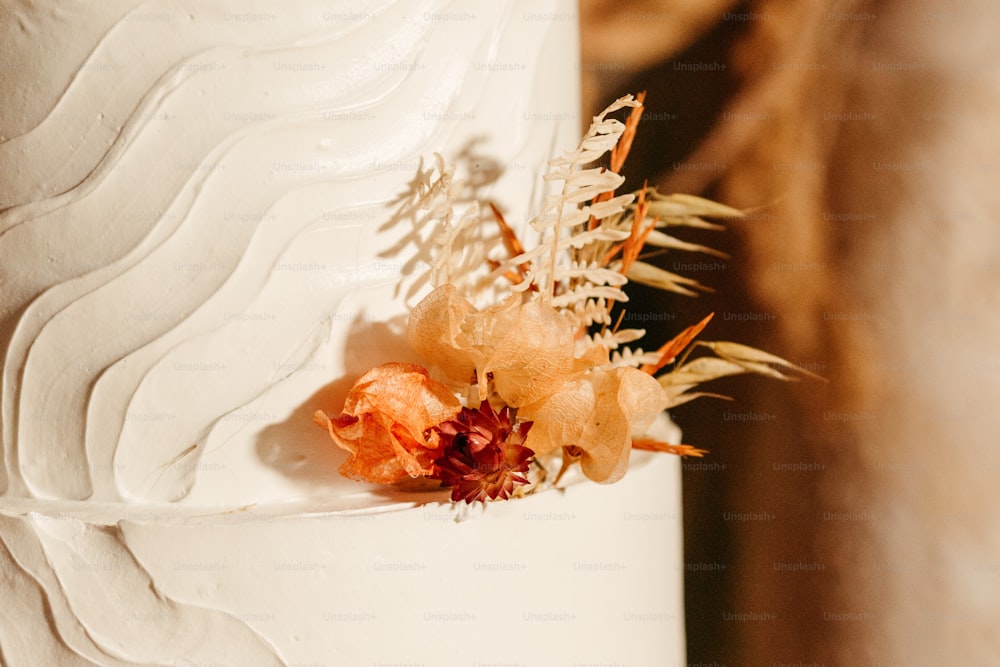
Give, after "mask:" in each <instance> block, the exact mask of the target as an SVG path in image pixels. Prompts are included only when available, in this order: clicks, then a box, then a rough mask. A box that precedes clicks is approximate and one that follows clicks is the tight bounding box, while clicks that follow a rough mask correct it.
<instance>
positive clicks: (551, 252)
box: [530, 95, 639, 307]
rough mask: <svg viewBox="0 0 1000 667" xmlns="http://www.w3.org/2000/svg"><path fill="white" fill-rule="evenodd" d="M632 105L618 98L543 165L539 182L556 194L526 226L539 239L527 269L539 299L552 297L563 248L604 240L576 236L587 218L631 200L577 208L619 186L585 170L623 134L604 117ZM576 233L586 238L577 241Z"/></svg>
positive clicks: (601, 172)
mask: <svg viewBox="0 0 1000 667" xmlns="http://www.w3.org/2000/svg"><path fill="white" fill-rule="evenodd" d="M635 106H639V103H638V102H637V101H636V100H635V99H634V98H633V97H632V96H631V95H626V96H625V97H622V98H619V99H618V100H616V101H615V102H614V103H612V104H611V105H610V106H608V108H606V109H605V110H604V111H602V112H601V113H600V114H599V115H598V116H596V117H595V118H594V120H593V122H592V123H591V125H590V129H588V130H587V133H586V134H585V135H584V137H583V140H582V141H581V142H580V144H579V146H577V149H576V150H575V151H569V152H566V153H564V154H563V155H562V156H561V157H558V158H555V159H553V160H549V171H548V173H546V174H545V180H546V181H549V182H556V181H562V191H561V192H560V193H559V194H557V195H550V196H549V197H547V198H546V201H545V205H544V207H543V209H542V212H541V213H540V214H539V215H538V216H537V217H536V218H535V219H534V220H532V221H531V226H532V227H533V228H534V229H535V230H536V231H537V232H539V233H540V234H541V235H542V238H541V241H540V243H539V246H538V247H539V248H541V249H543V253H542V254H541V255H539V256H538V258H539V261H537V262H536V263H535V265H534V266H533V267H532V272H531V273H532V275H531V276H530V278H531V280H532V281H533V282H534V284H535V285H537V286H538V288H539V289H540V294H541V295H542V298H543V299H546V300H548V299H552V298H554V296H555V291H556V289H555V287H556V284H557V281H556V278H555V275H556V266H557V265H558V263H559V262H560V261H561V258H562V257H563V251H564V250H565V249H566V248H568V247H573V248H581V247H583V246H585V245H587V244H589V243H594V242H597V241H598V240H602V239H606V238H607V236H606V235H605V234H606V231H607V230H604V231H603V232H601V233H599V234H592V233H591V232H594V231H597V230H590V231H583V232H577V233H574V230H575V229H576V228H577V227H579V226H582V225H584V224H585V223H586V222H587V221H588V220H590V218H591V216H593V217H595V218H598V219H600V218H601V217H604V216H606V215H611V214H612V213H617V212H620V211H622V210H623V209H624V208H625V207H626V206H627V205H628V204H629V203H631V201H632V200H633V196H632V195H621V196H619V197H615V198H613V199H611V200H609V201H607V202H601V203H599V204H594V205H592V206H583V207H580V204H582V203H583V202H585V201H590V200H592V199H594V198H595V197H597V196H598V195H600V194H602V193H605V192H609V191H613V190H615V189H616V188H618V187H619V186H620V185H621V184H622V183H623V182H624V178H623V177H622V176H620V175H619V174H616V173H615V172H613V171H610V170H606V169H602V168H599V167H598V168H589V169H588V168H586V167H587V165H590V164H592V163H593V162H595V161H597V160H599V159H600V158H602V157H603V156H604V155H605V154H607V153H608V152H609V151H611V149H613V148H614V147H615V146H616V145H617V143H618V140H619V138H621V136H622V133H623V132H624V131H625V124H624V123H622V122H621V121H619V120H617V119H615V118H608V115H609V114H611V113H614V112H615V111H617V110H619V109H624V108H626V107H635ZM580 234H585V235H586V236H583V237H581V236H580ZM579 295H580V296H581V297H582V298H584V299H586V298H590V297H591V296H593V295H591V294H588V290H582V291H580V292H579ZM609 298H610V297H609ZM562 303H563V304H565V305H571V304H572V303H573V301H568V300H566V299H563V300H562ZM553 305H554V304H553ZM565 305H564V306H562V307H565Z"/></svg>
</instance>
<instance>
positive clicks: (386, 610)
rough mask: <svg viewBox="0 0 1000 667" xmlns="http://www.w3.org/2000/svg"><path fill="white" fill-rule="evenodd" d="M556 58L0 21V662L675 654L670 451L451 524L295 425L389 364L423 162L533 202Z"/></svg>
mask: <svg viewBox="0 0 1000 667" xmlns="http://www.w3.org/2000/svg"><path fill="white" fill-rule="evenodd" d="M576 40H577V37H576V14H575V4H574V3H573V2H571V1H568V0H551V1H548V2H546V1H536V0H532V1H530V2H529V1H527V0H509V1H505V2H478V1H471V0H462V1H453V2H445V1H443V0H366V1H364V2H359V1H358V0H352V1H338V0H288V1H287V2H282V3H280V4H279V3H274V2H270V1H265V0H241V1H239V2H237V1H236V0H232V1H226V0H214V1H206V0H172V1H168V0H150V1H148V2H137V1H132V0H107V1H105V2H100V3H94V2H84V1H83V0H68V1H66V2H60V3H52V4H51V5H48V4H45V3H38V4H36V3H20V2H7V3H2V4H0V63H2V64H3V68H2V69H0V77H2V79H0V82H2V84H3V88H4V91H5V95H4V97H3V100H2V101H0V368H2V380H0V382H2V384H0V442H2V447H0V457H2V460H0V461H2V464H0V574H2V576H0V599H3V600H5V601H13V603H11V604H5V605H3V606H2V607H3V608H2V609H0V664H3V665H28V664H39V665H41V664H45V665H241V666H242V665H282V664H284V665H292V664H297V665H307V664H308V665H344V664H377V663H379V662H380V661H381V662H382V663H385V664H397V663H399V664H408V665H409V664H425V665H432V664H433V665H443V664H464V665H468V664H473V663H474V662H475V661H477V660H480V661H482V660H485V656H489V657H490V659H497V660H507V661H508V662H512V664H518V663H520V664H526V665H527V664H557V663H563V662H566V661H570V662H572V660H574V659H576V660H577V661H578V662H579V661H592V660H595V659H596V660H604V661H605V662H609V663H613V662H615V661H624V662H625V663H626V664H657V665H660V664H669V663H670V662H673V661H675V660H676V661H682V660H683V634H682V633H683V622H682V619H681V618H680V609H681V599H682V597H681V591H680V575H679V573H680V572H681V565H680V563H681V547H680V541H679V540H680V523H679V517H678V516H676V515H675V514H672V513H671V512H670V511H669V510H666V511H664V510H663V508H677V507H679V495H678V494H679V486H678V484H679V466H678V465H677V462H676V461H675V460H673V459H668V458H658V459H652V460H651V459H648V457H639V458H640V459H641V460H640V461H639V463H640V465H638V466H636V469H635V471H634V472H632V473H630V475H629V476H628V477H627V478H626V480H625V481H624V482H622V483H620V484H618V485H614V486H613V487H602V486H598V485H580V486H574V487H571V488H570V489H568V490H567V491H566V492H565V493H543V494H539V495H537V496H533V497H531V498H527V499H524V500H522V501H518V502H516V503H510V504H509V505H507V506H500V505H497V506H494V507H490V508H489V510H488V511H487V512H486V513H485V514H483V515H481V516H475V517H473V518H472V519H471V520H468V521H464V522H462V523H458V524H456V523H455V522H454V521H453V519H454V518H455V517H454V509H453V508H451V507H450V506H448V505H446V504H445V505H438V504H435V503H431V504H425V503H426V502H427V500H426V499H427V498H428V496H427V495H426V494H424V495H419V494H417V495H413V494H410V495H406V494H400V493H387V492H385V491H384V490H379V489H370V488H368V487H365V486H364V485H360V484H357V483H354V482H349V481H347V480H342V479H340V478H339V477H337V476H336V474H335V473H334V471H335V469H336V467H337V465H338V464H339V462H340V456H339V454H338V453H337V452H335V451H333V448H332V447H330V445H329V442H328V439H327V437H326V435H325V434H324V433H323V432H322V431H320V430H319V429H317V428H315V427H314V426H313V425H312V423H311V420H310V415H311V414H312V412H313V410H314V409H316V407H317V402H319V401H323V400H331V398H330V397H331V396H332V397H333V400H335V399H336V397H337V396H340V397H341V398H342V397H343V395H344V394H345V393H346V391H347V389H348V387H349V386H350V383H351V382H352V381H353V379H355V378H356V377H358V376H359V375H360V374H361V373H362V372H364V371H365V370H366V369H367V368H369V367H371V366H374V365H376V364H378V363H381V362H384V361H386V360H390V359H397V360H406V359H405V354H406V353H405V352H403V349H402V348H403V347H404V346H405V342H404V340H405V339H404V336H403V334H402V331H403V330H402V324H403V321H402V318H403V316H404V315H405V313H406V312H407V310H408V306H410V305H412V303H413V300H414V298H415V296H414V295H413V294H409V293H407V292H405V290H404V291H403V292H401V291H400V289H399V286H400V285H401V284H404V285H405V284H406V275H407V274H409V273H411V272H413V271H414V270H415V269H418V268H419V267H420V262H421V261H422V260H421V258H420V257H419V256H415V255H414V254H413V253H412V252H411V250H412V249H413V247H414V245H415V244H414V238H413V233H412V229H408V228H406V226H405V224H398V221H397V222H394V220H395V218H396V217H398V216H397V215H396V212H397V210H398V207H399V201H400V197H402V196H403V195H404V194H405V193H406V192H408V190H409V184H410V182H411V181H412V179H413V178H414V175H415V173H416V171H417V169H418V167H420V166H421V165H422V164H423V165H426V164H427V161H428V160H430V159H431V156H432V154H433V153H434V152H441V153H442V154H444V155H445V156H446V157H448V158H449V159H456V158H458V159H459V161H460V162H462V163H463V164H464V165H465V167H466V170H467V171H468V172H469V173H470V174H471V176H472V180H473V181H474V182H475V183H476V184H477V188H478V189H479V195H480V196H481V197H484V198H490V199H492V200H494V201H496V202H498V203H499V204H500V205H501V206H502V207H503V208H504V209H505V212H506V214H507V217H508V219H509V220H512V221H518V220H524V219H526V218H527V217H528V215H529V214H530V212H531V211H533V210H537V204H538V202H539V201H540V198H541V196H542V194H543V193H542V191H541V190H540V186H539V183H540V182H541V179H540V175H541V173H542V172H543V170H544V164H545V160H546V159H547V158H548V157H549V156H550V155H552V154H554V153H555V152H557V151H560V150H563V149H564V148H568V147H571V146H573V145H574V144H575V143H576V142H577V141H578V138H579V136H578V135H579V130H580V126H581V123H580V119H579V117H578V110H577V109H578V101H579V91H578V83H577V80H578V72H577V70H576V63H577V62H578V56H577V44H576ZM430 497H431V498H438V497H440V496H436V495H432V496H430ZM653 507H655V508H657V509H656V510H652V511H650V510H649V508H653ZM630 514H631V516H629V515H630ZM462 545H466V546H465V547H463V546H462ZM467 545H475V546H476V548H475V553H472V552H470V551H469V550H468V546H467ZM498 629H500V630H502V631H503V632H502V634H501V635H500V636H498V635H497V630H498ZM387 631H391V633H392V634H390V635H387V634H386V632H387ZM428 637H432V638H436V639H434V640H433V641H428ZM442 637H449V638H451V639H450V641H449V642H448V647H447V651H446V652H444V653H443V652H442V650H443V649H442V646H443V644H442V643H441V641H439V639H440V638H442ZM539 661H541V662H539Z"/></svg>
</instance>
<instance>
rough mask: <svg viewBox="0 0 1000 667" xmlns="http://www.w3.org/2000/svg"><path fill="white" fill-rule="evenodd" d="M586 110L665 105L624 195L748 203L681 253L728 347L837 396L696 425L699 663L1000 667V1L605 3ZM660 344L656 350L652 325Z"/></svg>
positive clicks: (791, 398)
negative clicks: (700, 457) (725, 257)
mask: <svg viewBox="0 0 1000 667" xmlns="http://www.w3.org/2000/svg"><path fill="white" fill-rule="evenodd" d="M580 16H581V29H582V60H583V63H582V75H583V82H584V100H585V104H586V109H585V111H586V112H587V113H596V111H598V110H599V109H600V108H601V107H603V106H604V104H606V103H607V102H608V101H610V100H611V99H613V98H614V97H616V96H618V95H620V94H622V93H624V92H633V91H637V90H641V89H645V90H648V91H649V98H648V99H647V111H646V118H645V119H644V121H643V123H642V124H641V125H640V130H639V135H638V138H637V144H638V145H637V147H636V149H634V151H633V155H632V157H630V163H629V164H628V165H627V168H626V175H627V176H628V177H629V178H630V183H629V184H630V185H632V186H634V187H638V186H640V185H641V181H640V180H639V179H640V178H642V177H643V176H648V177H650V179H651V182H652V183H655V184H656V185H657V186H658V187H659V188H660V189H661V191H665V192H671V191H685V192H691V193H697V194H706V195H709V196H712V197H715V198H717V199H720V200H721V201H724V202H725V203H728V204H731V205H734V206H738V207H742V208H745V209H746V210H748V212H749V215H748V217H747V220H745V221H741V222H738V223H735V224H733V225H732V226H731V231H729V232H727V233H725V234H722V235H719V234H714V235H713V234H706V235H705V236H704V237H697V238H696V240H699V241H705V242H709V243H711V244H713V245H715V246H716V247H719V248H720V249H723V250H726V251H728V252H730V253H731V254H732V255H733V259H732V260H729V261H725V262H719V261H717V260H713V259H712V258H705V257H684V256H679V255H668V256H666V257H664V258H661V260H660V261H661V262H662V263H663V264H664V265H665V266H666V268H668V269H671V270H673V269H680V270H683V269H690V270H688V271H687V272H688V273H689V274H691V275H694V276H695V277H697V278H699V279H700V280H701V281H702V282H704V283H706V284H708V285H710V286H713V287H715V288H716V289H717V292H716V293H714V294H709V295H705V296H703V297H700V298H699V299H697V300H685V299H671V300H668V301H665V302H664V301H654V300H653V299H654V298H655V296H654V295H651V294H647V293H644V292H641V291H639V292H638V293H637V294H636V295H635V296H634V299H633V303H632V305H631V307H632V308H633V309H635V308H645V309H648V310H659V309H672V310H674V311H675V312H677V313H678V314H679V317H678V319H677V320H674V321H668V322H667V324H668V326H667V327H665V328H666V329H669V330H668V331H665V332H658V333H662V335H663V336H664V337H667V336H669V335H672V334H673V333H676V331H678V330H680V329H681V328H682V327H683V326H685V325H686V324H689V323H692V322H694V321H695V320H696V318H699V317H700V316H702V315H704V314H705V313H707V312H711V311H714V312H715V313H716V319H715V320H714V321H713V324H712V326H711V327H710V328H709V330H708V331H707V332H706V334H705V337H706V338H709V339H712V338H714V339H730V340H738V341H741V342H746V343H750V344H754V345H759V346H761V347H764V348H766V349H768V350H770V351H772V352H775V353H777V354H780V355H782V356H785V357H787V358H790V359H792V360H794V361H796V362H799V363H801V364H804V365H806V366H807V367H808V368H810V369H812V370H815V371H817V372H819V373H821V374H822V375H824V376H826V377H827V378H828V379H829V380H830V382H829V384H820V383H798V384H795V385H780V384H777V383H772V382H769V381H766V380H758V379H739V380H733V381H731V382H726V383H719V386H718V387H716V389H718V390H720V391H722V392H723V393H728V394H729V395H731V396H733V397H735V399H736V400H735V402H733V403H724V402H721V401H714V402H713V401H707V400H706V401H702V402H701V403H698V404H692V405H691V406H689V407H686V408H682V409H678V410H677V412H676V418H677V420H678V421H679V422H680V424H681V426H682V427H683V428H684V430H685V441H686V442H689V443H692V444H696V445H698V446H704V447H706V448H708V449H710V450H712V453H711V454H710V456H709V458H707V459H705V460H704V462H694V461H689V462H687V463H686V465H685V472H684V483H685V522H686V545H687V546H686V560H687V571H686V577H685V581H686V587H687V622H688V627H689V663H693V664H713V663H717V664H720V665H721V664H727V665H781V664H786V665H828V666H830V665H908V666H909V665H998V664H1000V518H998V517H997V516H996V509H995V508H996V506H997V505H998V504H1000V491H998V490H997V487H998V485H1000V435H998V434H1000V348H998V344H1000V308H998V305H1000V304H998V301H1000V223H998V220H997V217H998V216H1000V40H996V39H995V37H994V34H993V33H994V32H995V30H996V27H997V26H998V25H1000V4H998V3H995V2H992V1H990V0H954V1H950V0H949V1H944V0H940V1H933V0H885V1H879V0H873V1H871V2H861V1H858V0H847V1H844V2H835V1H833V0H802V1H799V2H791V1H789V0H758V1H753V2H745V3H736V2H730V1H727V0H721V1H720V0H645V1H644V0H618V1H612V0H581V2H580ZM651 335H652V332H651Z"/></svg>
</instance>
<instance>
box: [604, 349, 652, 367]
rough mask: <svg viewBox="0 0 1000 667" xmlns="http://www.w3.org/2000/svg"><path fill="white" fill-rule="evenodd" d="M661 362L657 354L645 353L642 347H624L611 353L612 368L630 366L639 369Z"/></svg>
mask: <svg viewBox="0 0 1000 667" xmlns="http://www.w3.org/2000/svg"><path fill="white" fill-rule="evenodd" d="M659 360H660V355H659V354H657V353H655V352H644V351H643V350H642V348H641V347H638V348H630V347H622V348H620V349H618V350H614V351H613V352H612V353H611V368H621V367H624V366H630V367H632V368H639V367H640V366H644V365H646V364H655V363H656V362H657V361H659Z"/></svg>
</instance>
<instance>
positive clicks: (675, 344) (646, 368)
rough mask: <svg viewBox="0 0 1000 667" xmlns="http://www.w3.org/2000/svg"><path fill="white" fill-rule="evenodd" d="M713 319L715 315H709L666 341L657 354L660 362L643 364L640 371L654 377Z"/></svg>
mask: <svg viewBox="0 0 1000 667" xmlns="http://www.w3.org/2000/svg"><path fill="white" fill-rule="evenodd" d="M713 317H715V313H709V314H708V316H707V317H705V319H703V320H702V321H701V322H698V323H697V324H692V325H691V326H689V327H688V328H686V329H684V331H682V332H680V333H679V334H677V335H676V336H674V337H673V339H671V340H669V341H667V342H666V343H664V344H663V347H661V348H660V349H659V350H657V352H659V354H660V360H659V361H657V362H656V363H655V364H645V365H643V366H642V368H641V369H640V370H642V371H643V372H644V373H649V374H650V375H656V373H657V372H659V370H660V369H661V368H663V367H664V366H666V365H667V364H670V363H673V361H674V359H676V358H677V355H678V354H680V353H681V352H683V351H684V349H685V348H686V347H687V346H688V345H689V344H690V343H691V341H693V340H694V339H695V337H697V336H698V334H700V333H701V331H702V329H704V328H705V327H706V326H707V325H708V323H709V322H711V321H712V318H713Z"/></svg>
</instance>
